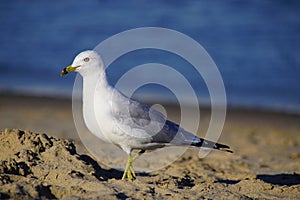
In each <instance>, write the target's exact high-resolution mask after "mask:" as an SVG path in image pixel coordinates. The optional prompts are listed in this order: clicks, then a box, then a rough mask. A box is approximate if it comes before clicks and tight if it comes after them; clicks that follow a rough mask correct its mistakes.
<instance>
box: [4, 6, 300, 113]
mask: <svg viewBox="0 0 300 200" xmlns="http://www.w3.org/2000/svg"><path fill="white" fill-rule="evenodd" d="M116 2H117V3H116ZM299 13H300V1H297V0H278V1H271V0H270V1H260V0H256V1H255V0H253V1H221V0H219V1H179V0H178V1H166V0H165V1H138V0H136V1H104V0H103V1H101V0H94V1H93V0H91V1H38V0H32V1H10V0H3V1H1V4H0V26H1V31H0V47H1V49H0V91H2V92H14V93H28V94H35V95H49V96H57V95H62V96H70V95H71V91H72V86H73V81H74V76H75V75H70V76H68V77H65V78H61V77H60V76H59V73H60V71H61V69H62V68H63V67H64V66H66V65H69V64H70V63H71V62H72V60H73V57H74V56H75V55H76V54H77V53H78V52H80V51H82V50H85V49H93V48H94V47H95V46H96V45H97V44H98V43H99V42H101V41H103V40H105V39H106V38H108V37H110V36H112V35H114V34H117V33H119V32H121V31H125V30H128V29H132V28H137V27H145V26H155V27H165V28H169V29H174V30H177V31H180V32H182V33H184V34H186V35H188V36H190V37H192V38H193V39H195V40H196V41H198V42H199V43H200V44H201V45H202V46H203V47H204V48H205V49H206V50H207V51H208V52H209V54H210V55H211V57H212V58H213V59H214V61H215V63H216V64H217V66H218V68H219V70H220V73H221V75H222V77H223V80H224V84H225V88H226V92H227V100H228V104H229V105H230V106H239V107H248V108H249V107H250V108H263V109H273V110H274V109H275V110H280V111H286V112H293V113H300V59H299V56H300V14H299ZM149 55H151V56H149ZM147 62H158V63H163V64H167V65H171V66H174V68H178V69H179V68H180V66H183V65H184V66H185V67H184V69H185V70H184V71H182V73H183V74H184V75H185V76H186V77H187V78H188V79H189V80H191V85H192V86H193V88H194V89H197V90H198V91H200V92H199V99H200V101H203V102H204V103H206V102H207V101H208V100H209V95H208V92H207V90H206V87H205V84H204V83H201V82H199V81H198V80H199V78H197V77H196V76H195V73H193V69H190V68H191V67H189V66H188V65H189V64H188V63H186V62H185V61H184V60H181V59H180V58H178V57H176V56H174V55H171V54H168V53H162V52H159V51H154V50H153V51H151V50H149V51H144V52H143V51H141V52H139V51H138V52H132V53H130V54H128V55H126V56H124V57H122V58H120V59H119V60H117V61H116V62H115V63H114V64H113V65H112V66H111V68H109V70H108V76H109V79H110V81H111V83H112V84H114V83H115V82H116V81H117V80H118V78H119V77H120V76H121V75H122V73H125V72H126V70H129V69H130V68H131V67H133V66H136V65H139V64H143V63H147ZM117 66H118V67H117ZM120 66H122V67H121V68H120ZM137 76H138V75H137ZM166 78H169V77H166ZM193 80H195V81H193ZM138 93H139V94H140V95H141V96H144V97H152V98H153V99H157V100H159V99H164V100H169V101H174V96H172V94H171V93H170V92H169V91H167V89H166V88H162V87H158V86H153V87H150V86H145V87H143V88H141V89H139V92H138ZM200 103H201V102H200Z"/></svg>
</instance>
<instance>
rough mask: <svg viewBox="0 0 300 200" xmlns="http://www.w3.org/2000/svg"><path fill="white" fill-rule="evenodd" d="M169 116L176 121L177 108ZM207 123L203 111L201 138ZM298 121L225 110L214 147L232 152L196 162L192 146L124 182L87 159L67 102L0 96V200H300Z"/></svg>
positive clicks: (112, 171) (291, 117) (118, 174)
mask: <svg viewBox="0 0 300 200" xmlns="http://www.w3.org/2000/svg"><path fill="white" fill-rule="evenodd" d="M167 112H168V116H169V117H170V118H171V119H172V120H175V121H178V119H179V118H178V116H179V112H178V110H177V108H176V107H172V106H169V107H168V108H167ZM209 118H210V114H209V112H208V110H206V109H202V110H201V121H202V122H203V123H202V126H201V128H200V130H199V135H201V134H200V133H201V132H203V131H205V130H206V128H207V123H208V122H209ZM299 122H300V116H296V115H286V114H279V113H267V112H258V111H251V110H237V109H235V110H232V109H231V110H229V111H228V113H227V119H226V122H225V127H224V131H223V134H222V136H221V138H220V141H221V142H223V143H225V144H228V145H230V146H231V147H232V149H233V150H234V151H235V153H234V154H229V153H224V152H218V151H214V152H212V153H210V154H209V155H208V156H207V157H205V158H204V159H199V158H198V151H197V149H193V148H190V149H189V150H188V151H187V152H186V153H185V154H184V155H183V156H182V157H181V158H179V159H178V160H177V161H175V162H174V163H172V164H171V165H169V166H167V167H166V168H163V169H160V170H158V171H154V172H151V173H139V174H138V177H137V179H136V180H135V181H133V182H124V181H122V180H120V178H121V176H122V173H123V172H122V171H118V170H115V169H108V168H107V167H105V166H103V165H102V164H101V163H100V162H99V161H98V162H97V161H95V160H94V159H93V158H92V157H91V156H89V155H88V152H87V151H86V150H85V148H84V147H83V145H82V144H81V143H80V140H79V137H78V136H77V133H76V130H75V127H74V123H73V119H72V110H71V102H70V101H69V100H58V99H50V98H35V97H24V96H4V95H2V96H0V130H2V131H1V133H0V152H1V153H0V199H4V198H11V199H56V198H58V199H108V198H109V199H127V198H128V199H171V198H173V199H299V198H300V151H299V150H300V148H299V147H300V135H299V134H300V123H299ZM12 129H14V130H12ZM19 129H21V130H19ZM23 130H30V131H23ZM44 133H46V134H44ZM58 138H61V139H58ZM66 139H68V140H72V141H73V142H70V141H68V140H66ZM75 146H76V148H77V150H76V148H75ZM157 159H159V157H158V158H157Z"/></svg>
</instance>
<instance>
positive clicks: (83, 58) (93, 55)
mask: <svg viewBox="0 0 300 200" xmlns="http://www.w3.org/2000/svg"><path fill="white" fill-rule="evenodd" d="M99 68H100V69H102V70H103V68H104V66H103V61H102V59H101V57H100V56H99V54H98V53H97V52H96V51H92V50H87V51H83V52H81V53H80V54H78V55H77V56H76V57H75V59H74V61H73V63H72V65H70V66H68V67H66V68H64V69H63V70H62V71H61V75H62V76H64V75H66V74H68V73H69V72H73V71H76V72H78V73H79V74H80V75H81V76H87V75H88V74H90V73H95V70H99Z"/></svg>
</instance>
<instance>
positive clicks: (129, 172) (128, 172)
mask: <svg viewBox="0 0 300 200" xmlns="http://www.w3.org/2000/svg"><path fill="white" fill-rule="evenodd" d="M144 152H145V151H144V150H141V151H140V152H139V153H138V154H137V155H136V156H135V157H134V158H132V156H131V155H130V154H129V155H128V159H127V163H126V167H125V171H124V174H123V176H122V180H126V179H128V180H129V181H133V180H134V179H135V178H136V175H135V172H134V169H133V166H132V163H133V162H134V161H135V160H136V159H137V158H138V157H139V156H140V155H141V154H143V153H144Z"/></svg>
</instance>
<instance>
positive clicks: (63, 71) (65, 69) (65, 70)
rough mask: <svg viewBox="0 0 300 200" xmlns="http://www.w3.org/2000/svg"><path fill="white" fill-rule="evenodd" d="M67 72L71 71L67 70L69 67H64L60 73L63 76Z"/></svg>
mask: <svg viewBox="0 0 300 200" xmlns="http://www.w3.org/2000/svg"><path fill="white" fill-rule="evenodd" d="M67 73H69V72H68V71H67V68H64V69H63V70H62V71H61V73H60V75H61V76H63V75H66V74H67Z"/></svg>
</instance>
